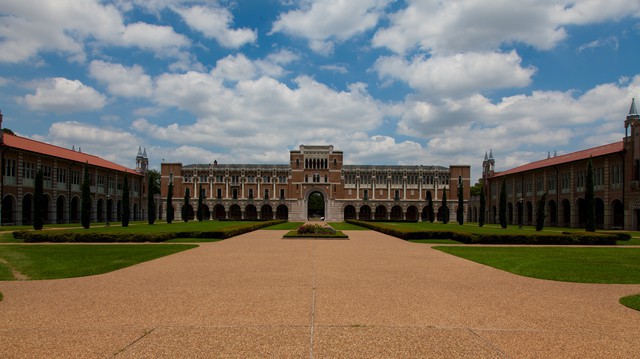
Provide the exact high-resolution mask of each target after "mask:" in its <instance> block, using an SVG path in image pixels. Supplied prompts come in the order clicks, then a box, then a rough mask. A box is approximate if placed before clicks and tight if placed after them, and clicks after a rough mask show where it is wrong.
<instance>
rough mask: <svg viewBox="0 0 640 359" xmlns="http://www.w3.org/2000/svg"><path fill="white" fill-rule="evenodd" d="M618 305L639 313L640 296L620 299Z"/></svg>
mask: <svg viewBox="0 0 640 359" xmlns="http://www.w3.org/2000/svg"><path fill="white" fill-rule="evenodd" d="M620 304H622V305H624V306H625V307H629V308H631V309H635V310H637V311H640V294H636V295H630V296H627V297H622V298H620Z"/></svg>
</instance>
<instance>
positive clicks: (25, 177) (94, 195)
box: [0, 114, 149, 225]
mask: <svg viewBox="0 0 640 359" xmlns="http://www.w3.org/2000/svg"><path fill="white" fill-rule="evenodd" d="M1 127H2V114H0V128H1ZM0 158H1V159H2V177H1V179H0V180H1V181H2V182H1V183H0V198H2V202H1V204H0V205H1V208H0V212H1V216H0V221H1V225H30V224H32V223H33V215H34V203H33V197H34V191H35V178H36V173H37V172H38V170H39V169H42V171H43V175H44V201H45V211H44V217H45V218H44V220H45V221H44V223H45V224H54V223H79V222H80V207H81V199H82V181H83V178H84V169H85V164H88V166H89V178H90V182H91V222H113V221H120V220H121V215H120V214H121V212H122V184H123V180H124V177H125V175H126V176H127V182H128V184H129V189H130V200H131V219H132V220H138V219H143V218H146V216H145V212H144V211H145V210H146V197H145V196H146V194H145V184H146V182H145V180H144V178H145V173H146V171H147V168H148V163H149V160H148V158H147V157H146V155H145V154H144V153H143V152H141V151H139V153H138V156H137V157H136V162H137V168H136V169H130V168H126V167H124V166H121V165H118V164H116V163H113V162H110V161H107V160H105V159H102V158H100V157H97V156H93V155H90V154H87V153H82V152H81V151H80V149H78V150H75V149H66V148H62V147H58V146H53V145H50V144H47V143H44V142H39V141H34V140H31V139H28V138H24V137H20V136H15V135H13V134H9V133H4V132H0Z"/></svg>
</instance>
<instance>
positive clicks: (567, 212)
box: [562, 199, 571, 227]
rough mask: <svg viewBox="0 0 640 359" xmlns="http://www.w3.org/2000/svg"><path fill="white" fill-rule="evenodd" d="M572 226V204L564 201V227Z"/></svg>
mask: <svg viewBox="0 0 640 359" xmlns="http://www.w3.org/2000/svg"><path fill="white" fill-rule="evenodd" d="M570 225H571V203H569V200H568V199H563V200H562V226H563V227H569V226H570Z"/></svg>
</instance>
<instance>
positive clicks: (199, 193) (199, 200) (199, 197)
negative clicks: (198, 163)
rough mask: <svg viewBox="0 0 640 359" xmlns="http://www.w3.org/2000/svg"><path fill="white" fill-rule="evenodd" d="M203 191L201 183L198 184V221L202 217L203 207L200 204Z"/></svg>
mask: <svg viewBox="0 0 640 359" xmlns="http://www.w3.org/2000/svg"><path fill="white" fill-rule="evenodd" d="M203 192H204V191H203V190H202V185H200V187H198V212H197V213H196V216H197V218H198V222H202V219H203V217H204V207H203V204H202V197H203V195H202V194H203Z"/></svg>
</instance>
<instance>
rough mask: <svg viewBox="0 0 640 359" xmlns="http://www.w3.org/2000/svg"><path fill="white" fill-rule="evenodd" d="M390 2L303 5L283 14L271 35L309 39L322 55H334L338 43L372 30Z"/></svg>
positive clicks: (325, 0) (337, 0)
mask: <svg viewBox="0 0 640 359" xmlns="http://www.w3.org/2000/svg"><path fill="white" fill-rule="evenodd" d="M389 2H390V0H363V1H342V0H319V1H308V0H304V1H302V2H301V6H300V8H299V9H296V10H291V11H289V12H287V13H284V14H281V15H280V17H279V18H278V20H276V21H275V22H274V23H273V27H272V30H271V32H272V33H275V32H282V33H286V34H289V35H292V36H295V37H300V38H304V39H307V40H308V41H309V47H310V48H311V49H312V50H313V51H315V52H317V53H320V54H324V55H328V54H330V53H332V52H333V48H334V43H335V42H343V41H346V40H347V39H350V38H352V37H354V36H356V35H359V34H362V33H364V32H365V31H368V30H371V29H373V28H374V27H375V26H376V25H377V24H378V21H379V20H380V18H381V17H382V16H383V15H384V8H385V7H386V6H387V5H388V4H389Z"/></svg>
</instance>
